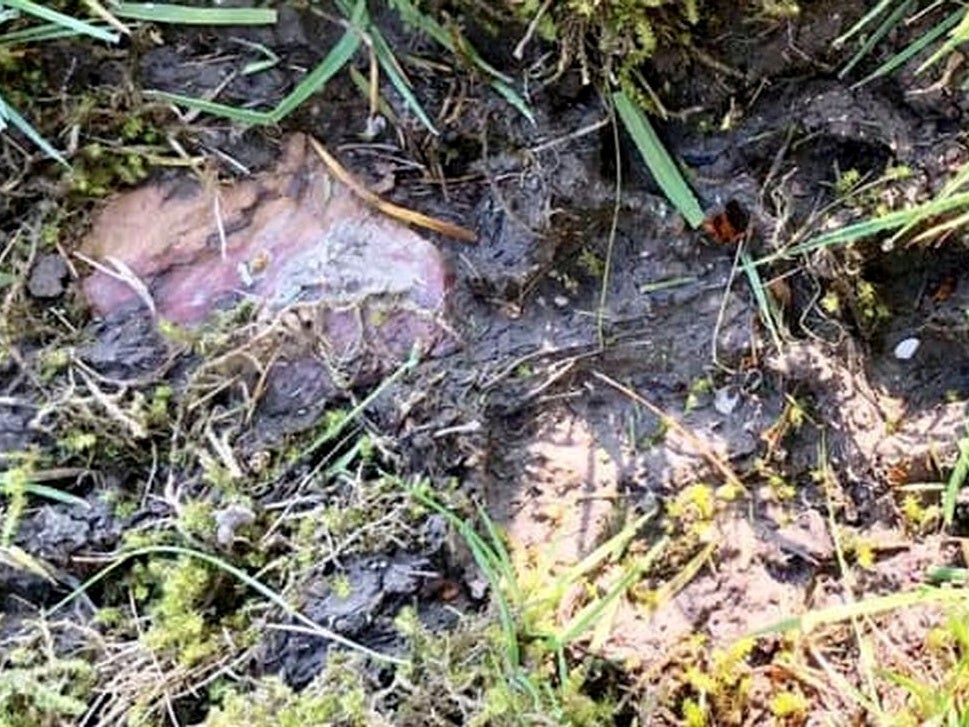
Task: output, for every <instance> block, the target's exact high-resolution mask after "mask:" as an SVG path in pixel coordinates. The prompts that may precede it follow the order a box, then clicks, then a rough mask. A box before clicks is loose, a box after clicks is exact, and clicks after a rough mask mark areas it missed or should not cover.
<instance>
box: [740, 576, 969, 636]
mask: <svg viewBox="0 0 969 727" xmlns="http://www.w3.org/2000/svg"><path fill="white" fill-rule="evenodd" d="M965 602H966V592H965V590H963V589H957V588H956V589H953V588H935V587H931V586H924V587H921V588H915V589H913V590H910V591H901V592H899V593H892V594H889V595H887V596H875V597H873V598H867V599H865V600H862V601H853V602H851V603H845V604H839V605H836V606H829V607H827V608H821V609H817V610H815V611H808V612H807V613H805V614H802V615H800V616H792V617H791V618H786V619H783V620H781V621H777V622H775V623H772V624H770V625H769V626H765V627H764V628H761V629H757V630H755V631H753V632H751V633H750V634H748V636H751V637H757V636H767V635H768V634H776V633H784V632H788V631H805V632H809V631H811V630H812V629H814V628H816V627H818V626H823V625H827V624H835V623H841V622H843V621H848V620H850V619H853V618H859V617H863V616H876V615H878V614H881V613H887V612H889V611H897V610H899V609H902V608H909V607H911V606H923V605H928V604H930V603H942V604H949V605H964V604H965Z"/></svg>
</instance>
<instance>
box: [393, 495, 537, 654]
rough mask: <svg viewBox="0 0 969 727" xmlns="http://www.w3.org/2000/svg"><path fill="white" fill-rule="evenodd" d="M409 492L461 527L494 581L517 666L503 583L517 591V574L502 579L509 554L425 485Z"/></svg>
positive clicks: (512, 624) (504, 629)
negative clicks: (449, 507)
mask: <svg viewBox="0 0 969 727" xmlns="http://www.w3.org/2000/svg"><path fill="white" fill-rule="evenodd" d="M410 494H411V497H413V498H414V499H415V500H417V501H418V502H420V503H421V504H422V505H424V506H425V507H427V508H429V509H431V510H433V511H434V512H436V513H437V514H438V515H440V516H441V517H443V518H444V519H445V520H447V521H448V523H449V524H450V525H451V527H453V528H454V529H455V530H457V531H458V533H459V534H460V535H461V537H462V538H463V539H464V542H465V543H467V545H468V549H469V550H470V551H471V556H472V557H473V558H474V562H475V563H476V564H477V565H478V567H479V568H480V569H481V571H482V573H484V575H485V578H487V579H488V583H490V584H491V592H492V593H493V594H494V597H495V600H496V602H497V605H498V618H499V621H500V623H501V629H502V632H503V633H504V637H505V642H504V646H505V657H506V659H507V660H508V662H509V665H511V666H518V665H519V663H520V660H521V654H520V651H519V646H518V628H517V626H516V624H515V617H514V615H513V613H512V608H511V603H510V602H509V601H508V598H507V596H506V595H505V592H504V586H505V585H507V586H508V587H510V588H512V590H514V591H517V590H518V587H517V583H515V581H514V574H512V581H511V582H510V583H507V584H505V583H504V581H503V575H502V572H503V571H504V570H505V567H506V566H507V567H508V568H509V569H510V564H508V561H507V556H506V555H503V551H502V552H498V551H496V550H494V548H493V547H492V546H491V545H489V544H488V543H487V542H485V540H484V538H482V537H481V536H480V535H478V533H476V532H475V531H474V528H472V527H471V526H470V525H469V524H468V523H467V522H465V521H464V520H462V519H461V518H460V517H458V516H457V514H455V513H453V512H451V511H450V510H449V509H447V508H446V507H444V505H442V504H441V503H440V502H438V501H437V500H436V499H434V498H433V497H431V496H430V495H428V494H427V493H426V492H425V491H424V490H423V489H422V488H420V487H416V486H415V487H411V488H410ZM503 560H504V564H503Z"/></svg>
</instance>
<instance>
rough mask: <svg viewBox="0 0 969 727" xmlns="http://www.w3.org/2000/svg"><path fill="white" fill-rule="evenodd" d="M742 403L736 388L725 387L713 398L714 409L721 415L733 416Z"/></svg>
mask: <svg viewBox="0 0 969 727" xmlns="http://www.w3.org/2000/svg"><path fill="white" fill-rule="evenodd" d="M739 403H740V394H739V393H738V392H737V387H735V386H724V387H722V388H720V389H717V391H716V394H714V397H713V408H714V409H716V410H717V411H718V412H720V413H721V414H724V415H727V414H732V413H733V410H734V409H736V408H737V404H739Z"/></svg>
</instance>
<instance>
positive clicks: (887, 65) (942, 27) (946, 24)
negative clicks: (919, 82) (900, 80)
mask: <svg viewBox="0 0 969 727" xmlns="http://www.w3.org/2000/svg"><path fill="white" fill-rule="evenodd" d="M962 12H963V11H962V10H957V11H955V12H954V13H952V14H951V15H949V16H948V17H947V18H946V19H945V20H943V21H942V22H941V23H939V24H938V25H936V26H935V27H934V28H932V29H931V30H929V31H927V32H926V33H923V34H922V35H920V36H919V37H918V38H916V39H915V40H914V41H913V42H912V43H910V44H909V45H908V46H907V47H906V48H905V49H904V50H902V51H900V52H899V53H896V54H895V55H893V56H892V57H891V58H889V59H888V60H887V61H885V62H884V63H882V64H881V65H880V66H878V68H876V69H875V70H874V71H872V72H871V73H869V74H868V75H867V76H865V77H864V78H863V79H861V80H860V81H858V83H856V84H854V85H853V86H852V88H861V87H862V86H864V85H865V84H867V83H871V82H872V81H874V80H875V79H876V78H881V77H882V76H887V75H888V74H889V73H892V72H893V71H895V70H896V69H898V68H900V67H901V66H903V65H904V64H905V63H907V62H908V61H909V59H911V58H912V57H914V56H916V55H918V54H919V53H921V52H922V50H924V49H925V48H926V47H928V46H929V45H931V44H932V43H934V42H935V41H936V40H938V39H939V38H940V37H942V35H943V34H944V33H945V32H946V31H947V30H949V29H951V28H952V27H953V26H954V25H955V24H956V23H958V22H959V20H960V19H961V18H962Z"/></svg>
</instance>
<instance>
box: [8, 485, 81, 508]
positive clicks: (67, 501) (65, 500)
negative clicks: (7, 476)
mask: <svg viewBox="0 0 969 727" xmlns="http://www.w3.org/2000/svg"><path fill="white" fill-rule="evenodd" d="M24 492H26V493H27V494H28V495H33V496H34V497H44V498H46V499H48V500H52V501H53V502H60V503H62V504H64V505H74V506H75V507H80V508H82V509H84V510H90V509H91V503H89V502H88V501H87V500H84V499H82V498H80V497H78V496H77V495H72V494H71V493H70V492H64V491H63V490H58V489H57V488H56V487H51V486H50V485H38V484H37V483H35V482H28V483H27V484H26V485H24Z"/></svg>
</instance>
